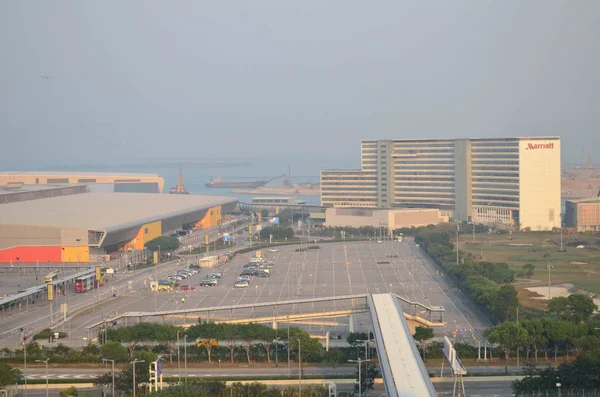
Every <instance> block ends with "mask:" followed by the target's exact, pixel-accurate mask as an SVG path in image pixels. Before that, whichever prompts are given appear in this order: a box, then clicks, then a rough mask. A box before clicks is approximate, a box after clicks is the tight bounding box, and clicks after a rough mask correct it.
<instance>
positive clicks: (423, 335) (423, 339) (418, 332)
mask: <svg viewBox="0 0 600 397" xmlns="http://www.w3.org/2000/svg"><path fill="white" fill-rule="evenodd" d="M413 338H415V340H416V341H417V342H419V344H420V345H421V351H422V352H423V359H425V346H426V344H427V341H428V340H429V339H433V329H431V328H428V327H416V328H415V334H414V335H413Z"/></svg>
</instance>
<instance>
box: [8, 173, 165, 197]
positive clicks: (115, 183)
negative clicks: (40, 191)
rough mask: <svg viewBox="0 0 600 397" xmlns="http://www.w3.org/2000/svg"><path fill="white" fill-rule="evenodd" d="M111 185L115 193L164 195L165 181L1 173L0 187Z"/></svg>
mask: <svg viewBox="0 0 600 397" xmlns="http://www.w3.org/2000/svg"><path fill="white" fill-rule="evenodd" d="M80 184H85V185H89V186H90V188H92V189H94V187H95V185H111V189H112V190H114V191H115V192H130V193H135V192H142V193H162V191H163V187H164V185H165V181H164V179H163V178H162V177H160V176H159V175H158V174H126V173H110V172H43V171H1V172H0V186H8V187H10V186H13V187H14V186H19V185H80Z"/></svg>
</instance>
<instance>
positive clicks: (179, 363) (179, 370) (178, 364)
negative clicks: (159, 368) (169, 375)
mask: <svg viewBox="0 0 600 397" xmlns="http://www.w3.org/2000/svg"><path fill="white" fill-rule="evenodd" d="M177 370H178V373H179V383H181V360H180V359H179V331H177Z"/></svg>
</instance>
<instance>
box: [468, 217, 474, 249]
mask: <svg viewBox="0 0 600 397" xmlns="http://www.w3.org/2000/svg"><path fill="white" fill-rule="evenodd" d="M469 224H470V225H471V227H472V228H473V244H475V222H469Z"/></svg>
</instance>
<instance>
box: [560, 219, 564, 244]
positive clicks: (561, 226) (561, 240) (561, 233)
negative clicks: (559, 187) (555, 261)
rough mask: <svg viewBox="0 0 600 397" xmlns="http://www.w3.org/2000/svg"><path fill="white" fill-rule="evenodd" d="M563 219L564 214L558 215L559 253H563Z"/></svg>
mask: <svg viewBox="0 0 600 397" xmlns="http://www.w3.org/2000/svg"><path fill="white" fill-rule="evenodd" d="M564 218H565V214H564V212H561V213H560V252H563V220H564Z"/></svg>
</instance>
